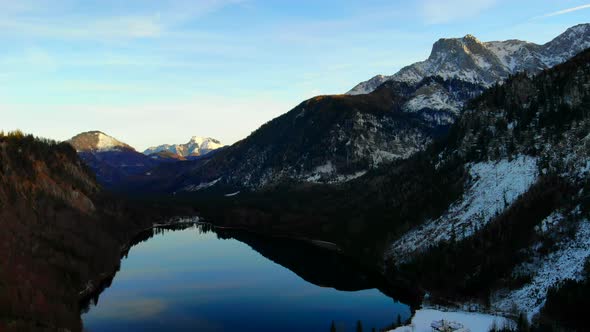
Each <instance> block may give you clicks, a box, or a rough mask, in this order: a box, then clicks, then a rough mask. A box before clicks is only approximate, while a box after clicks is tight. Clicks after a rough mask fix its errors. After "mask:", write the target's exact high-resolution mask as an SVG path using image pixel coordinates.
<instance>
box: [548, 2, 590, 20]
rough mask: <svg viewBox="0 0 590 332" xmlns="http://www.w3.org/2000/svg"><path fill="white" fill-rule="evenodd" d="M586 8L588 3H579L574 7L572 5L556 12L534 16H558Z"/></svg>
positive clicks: (588, 6)
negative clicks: (579, 4)
mask: <svg viewBox="0 0 590 332" xmlns="http://www.w3.org/2000/svg"><path fill="white" fill-rule="evenodd" d="M588 8H590V4H586V5H581V6H576V7H572V8H567V9H562V10H558V11H556V12H553V13H549V14H545V15H541V16H538V17H536V18H547V17H553V16H559V15H564V14H569V13H573V12H577V11H578V10H582V9H588Z"/></svg>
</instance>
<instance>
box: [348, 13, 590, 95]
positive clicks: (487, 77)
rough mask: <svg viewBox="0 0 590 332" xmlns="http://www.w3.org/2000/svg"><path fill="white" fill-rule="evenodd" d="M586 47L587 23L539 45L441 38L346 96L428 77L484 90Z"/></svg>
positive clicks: (589, 41) (589, 44)
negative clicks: (418, 57) (422, 54)
mask: <svg viewBox="0 0 590 332" xmlns="http://www.w3.org/2000/svg"><path fill="white" fill-rule="evenodd" d="M588 47H590V24H580V25H577V26H574V27H571V28H569V29H568V30H567V31H565V32H564V33H563V34H561V35H559V36H557V37H556V38H555V39H553V40H551V41H550V42H548V43H546V44H543V45H538V44H534V43H529V42H525V41H521V40H507V41H491V42H481V41H479V40H478V39H477V38H475V37H474V36H472V35H466V36H465V37H463V38H448V39H447V38H443V39H440V40H438V41H437V42H436V43H435V44H434V46H433V47H432V52H431V53H430V56H429V57H428V59H427V60H425V61H421V62H417V63H414V64H412V65H409V66H407V67H404V68H402V69H401V70H400V71H398V72H397V73H396V74H394V75H391V76H386V75H378V76H375V77H373V78H371V79H370V80H368V81H365V82H362V83H359V84H358V85H357V86H355V87H354V88H353V89H352V90H350V91H349V92H348V93H347V94H350V95H356V94H366V93H370V92H372V91H374V90H375V89H376V88H377V87H378V86H379V85H381V84H383V83H384V82H387V81H399V82H406V83H417V82H419V81H421V80H422V79H424V78H425V77H429V76H440V77H442V78H445V79H450V78H454V79H460V80H463V81H466V82H470V83H474V84H481V85H484V86H486V87H488V86H490V85H492V84H494V83H496V82H498V81H502V80H505V79H506V78H507V77H508V76H509V75H512V74H515V73H517V72H522V71H526V72H529V73H533V74H534V73H537V72H539V71H541V70H543V69H546V68H550V67H553V66H555V65H556V64H559V63H562V62H564V61H566V60H567V59H569V58H571V57H572V56H574V55H575V54H577V53H579V52H581V51H582V50H584V49H586V48H588Z"/></svg>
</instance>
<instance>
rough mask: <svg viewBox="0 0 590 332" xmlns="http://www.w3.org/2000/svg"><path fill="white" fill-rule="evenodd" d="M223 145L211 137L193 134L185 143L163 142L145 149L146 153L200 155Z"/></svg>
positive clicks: (184, 155) (183, 155) (181, 155)
mask: <svg viewBox="0 0 590 332" xmlns="http://www.w3.org/2000/svg"><path fill="white" fill-rule="evenodd" d="M222 146H223V144H221V142H220V141H219V140H217V139H215V138H211V137H201V136H193V137H191V139H190V140H189V141H188V143H186V144H164V145H159V146H154V147H150V148H148V149H146V150H145V151H144V152H143V153H144V154H146V155H151V154H156V153H160V152H170V153H173V154H175V155H177V156H179V157H191V156H202V155H205V154H207V153H209V152H211V151H213V150H216V149H219V148H221V147H222Z"/></svg>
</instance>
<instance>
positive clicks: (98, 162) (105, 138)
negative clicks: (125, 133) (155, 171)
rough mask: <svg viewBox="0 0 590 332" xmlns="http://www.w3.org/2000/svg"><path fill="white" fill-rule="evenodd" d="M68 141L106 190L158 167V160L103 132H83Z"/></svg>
mask: <svg viewBox="0 0 590 332" xmlns="http://www.w3.org/2000/svg"><path fill="white" fill-rule="evenodd" d="M67 142H68V143H70V144H71V145H72V146H73V147H74V148H75V149H76V151H77V152H78V155H79V156H80V158H81V159H82V160H83V161H84V162H85V163H86V164H87V165H88V166H89V167H90V168H91V169H92V170H93V171H94V173H95V174H96V178H97V180H98V181H99V182H100V183H101V184H102V185H104V186H106V187H110V188H113V187H116V186H117V185H118V184H119V183H120V182H121V181H123V180H126V179H127V178H129V177H130V176H137V175H141V174H145V173H146V172H147V171H148V170H150V169H152V168H153V167H155V166H157V165H158V162H157V161H156V160H153V159H152V158H149V157H147V156H145V155H143V154H141V153H139V152H137V151H135V149H134V148H133V147H131V146H130V145H128V144H126V143H123V142H121V141H119V140H118V139H116V138H114V137H112V136H109V135H107V134H105V133H103V132H101V131H89V132H84V133H81V134H78V135H76V136H74V137H72V138H71V139H69V140H68V141H67Z"/></svg>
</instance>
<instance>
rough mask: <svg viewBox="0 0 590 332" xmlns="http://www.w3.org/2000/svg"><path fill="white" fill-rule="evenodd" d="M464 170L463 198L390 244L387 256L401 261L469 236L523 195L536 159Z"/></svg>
mask: <svg viewBox="0 0 590 332" xmlns="http://www.w3.org/2000/svg"><path fill="white" fill-rule="evenodd" d="M468 167H469V175H470V178H471V182H470V184H469V187H468V188H467V189H466V190H465V192H464V194H463V197H462V198H461V199H460V200H459V201H457V202H455V203H453V204H452V205H451V206H450V207H449V209H448V210H447V212H445V213H444V214H443V215H442V216H441V217H440V218H438V219H436V220H434V221H429V222H426V223H425V224H424V225H422V226H420V227H418V228H416V229H413V230H411V231H410V232H408V233H406V234H405V235H404V236H402V237H401V238H400V239H399V240H397V241H396V242H394V243H393V245H392V246H391V248H390V250H389V251H388V253H386V255H387V256H390V257H394V258H396V261H397V262H403V261H406V260H407V259H408V258H409V256H410V255H411V254H413V253H415V252H421V251H424V250H426V249H427V248H428V247H430V246H433V245H436V244H438V243H439V242H441V241H448V240H450V239H451V238H453V237H454V238H455V239H456V240H461V239H464V238H466V237H469V236H471V235H472V234H474V233H475V232H476V231H477V230H478V229H480V228H482V227H483V226H485V225H486V224H487V223H488V222H489V221H490V220H492V218H493V217H494V216H496V215H498V214H500V213H501V212H502V211H504V209H506V208H507V207H508V206H509V205H510V204H511V203H512V202H514V201H515V200H516V199H517V198H518V196H520V195H521V194H523V193H524V192H526V191H527V190H528V189H529V188H530V186H531V185H532V184H533V183H534V182H535V180H536V179H537V176H538V171H537V158H535V157H530V156H525V155H521V156H518V157H517V158H515V159H513V160H507V159H503V160H500V161H487V162H480V163H476V164H470V166H468Z"/></svg>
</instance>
